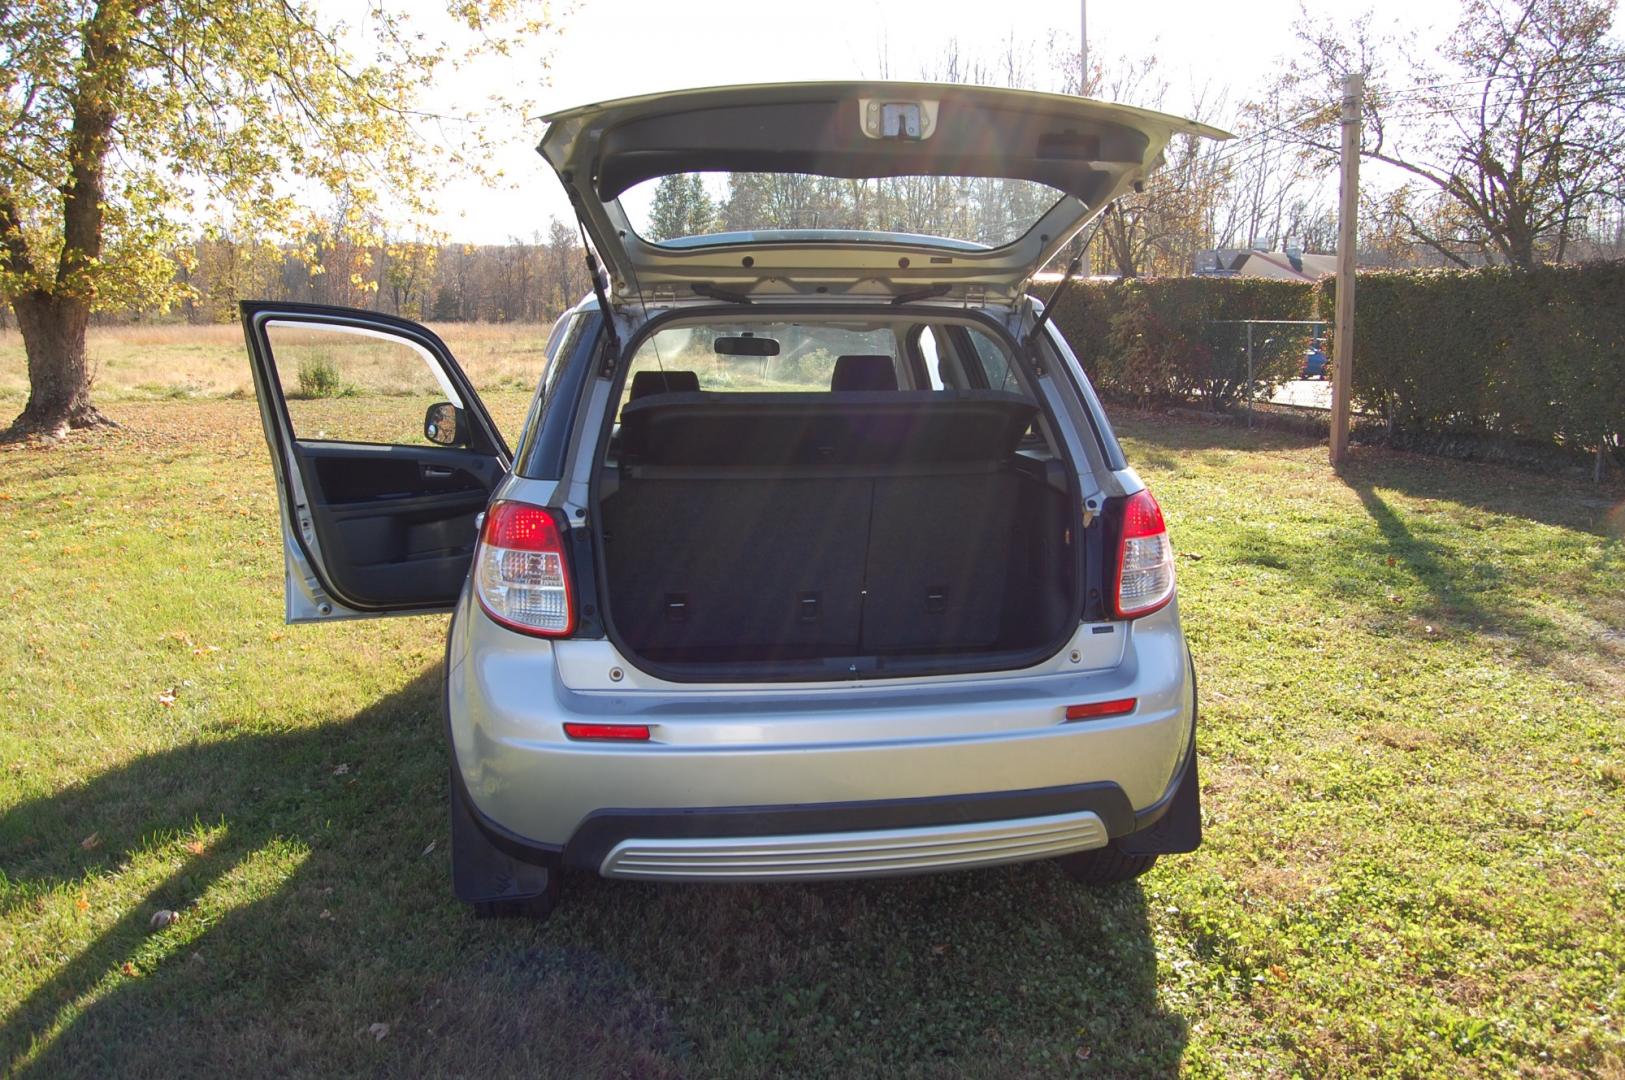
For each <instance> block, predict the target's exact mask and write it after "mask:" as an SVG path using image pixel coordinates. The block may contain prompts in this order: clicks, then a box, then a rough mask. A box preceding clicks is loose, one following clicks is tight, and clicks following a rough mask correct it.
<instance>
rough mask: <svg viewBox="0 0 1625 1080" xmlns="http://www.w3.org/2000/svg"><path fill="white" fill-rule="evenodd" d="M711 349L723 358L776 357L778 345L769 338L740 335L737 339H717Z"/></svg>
mask: <svg viewBox="0 0 1625 1080" xmlns="http://www.w3.org/2000/svg"><path fill="white" fill-rule="evenodd" d="M711 347H712V348H713V349H715V350H716V351H717V352H718V353H720V354H721V355H723V356H777V355H779V343H778V342H777V341H775V340H773V339H772V338H770V337H757V336H756V335H755V334H741V335H740V336H739V337H719V338H717V339H716V341H714V342H712V343H711Z"/></svg>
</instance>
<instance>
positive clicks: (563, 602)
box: [474, 502, 576, 637]
mask: <svg viewBox="0 0 1625 1080" xmlns="http://www.w3.org/2000/svg"><path fill="white" fill-rule="evenodd" d="M474 593H475V595H476V596H478V597H479V599H480V606H481V607H483V608H484V609H485V613H486V614H487V615H489V616H491V618H493V619H495V620H496V621H497V622H499V623H501V624H502V625H503V626H506V627H508V628H509V629H511V630H518V631H520V632H521V633H526V634H536V635H538V636H540V637H565V636H567V635H568V634H569V633H570V632H571V631H573V630H574V629H575V624H576V619H575V597H574V596H573V595H572V593H571V589H570V564H569V561H568V560H567V559H566V558H565V555H564V534H563V532H562V531H561V530H560V529H559V523H558V520H557V519H556V518H555V517H554V516H553V511H551V510H548V509H547V508H546V507H542V506H531V505H530V504H529V503H521V502H495V503H492V504H491V506H490V508H489V509H488V510H486V512H485V527H484V528H483V529H482V530H480V542H479V545H478V547H476V548H475V551H474Z"/></svg>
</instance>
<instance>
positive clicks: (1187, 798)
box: [1112, 732, 1202, 855]
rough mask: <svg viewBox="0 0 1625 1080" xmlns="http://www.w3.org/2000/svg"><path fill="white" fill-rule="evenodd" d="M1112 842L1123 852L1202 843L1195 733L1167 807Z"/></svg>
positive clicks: (1171, 850)
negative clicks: (1144, 825) (1148, 822)
mask: <svg viewBox="0 0 1625 1080" xmlns="http://www.w3.org/2000/svg"><path fill="white" fill-rule="evenodd" d="M1112 843H1113V845H1114V846H1115V847H1116V848H1117V849H1118V850H1119V851H1121V852H1123V854H1125V855H1180V854H1184V853H1185V852H1188V851H1195V850H1196V849H1197V848H1198V847H1200V846H1201V843H1202V793H1201V786H1200V785H1199V784H1198V783H1197V778H1196V745H1195V733H1194V732H1193V733H1192V739H1191V750H1190V753H1188V754H1186V755H1185V771H1184V773H1183V774H1182V775H1181V776H1180V778H1179V787H1178V788H1177V789H1176V790H1175V791H1174V797H1173V800H1172V801H1171V802H1169V804H1168V809H1167V811H1166V812H1165V813H1164V814H1163V815H1162V816H1161V817H1160V818H1158V819H1157V821H1156V823H1155V824H1154V825H1152V826H1151V827H1150V828H1149V829H1141V830H1140V831H1139V832H1134V833H1129V834H1128V835H1127V836H1120V837H1118V838H1117V839H1116V840H1114V841H1112Z"/></svg>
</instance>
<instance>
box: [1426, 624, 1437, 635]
mask: <svg viewBox="0 0 1625 1080" xmlns="http://www.w3.org/2000/svg"><path fill="white" fill-rule="evenodd" d="M1422 632H1423V633H1424V634H1434V633H1438V631H1436V630H1434V629H1433V624H1432V623H1428V624H1427V625H1426V626H1424V627H1422Z"/></svg>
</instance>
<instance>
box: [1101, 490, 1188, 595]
mask: <svg viewBox="0 0 1625 1080" xmlns="http://www.w3.org/2000/svg"><path fill="white" fill-rule="evenodd" d="M1173 595H1174V547H1173V545H1172V544H1171V543H1169V542H1168V526H1167V525H1165V524H1164V523H1163V520H1162V507H1160V506H1158V505H1157V500H1156V499H1154V498H1152V497H1151V492H1149V491H1140V492H1138V493H1136V494H1134V495H1130V496H1129V499H1128V502H1127V503H1125V504H1124V506H1123V538H1122V540H1121V541H1119V543H1118V548H1117V589H1116V593H1115V596H1114V599H1113V602H1114V606H1115V608H1116V614H1117V617H1118V618H1120V619H1133V618H1136V617H1138V616H1140V615H1149V614H1150V613H1151V612H1153V611H1155V610H1157V609H1158V608H1160V607H1162V605H1164V604H1166V603H1167V602H1168V601H1169V600H1171V599H1172V598H1173Z"/></svg>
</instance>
